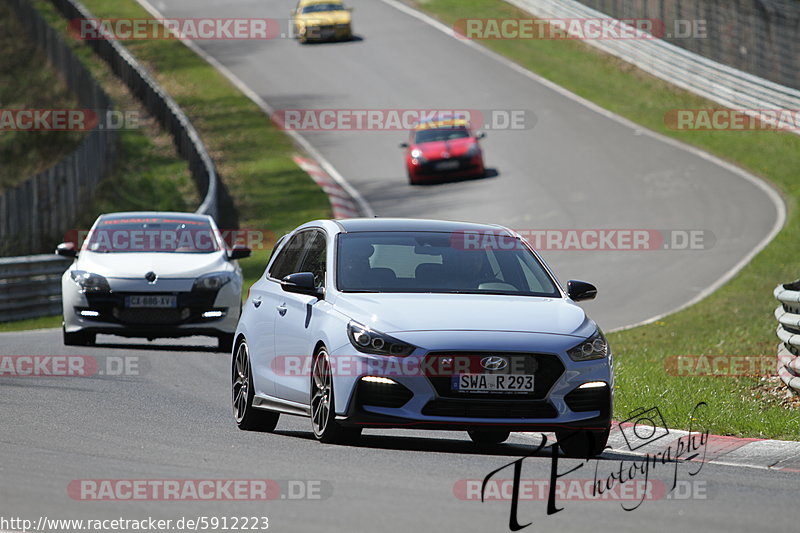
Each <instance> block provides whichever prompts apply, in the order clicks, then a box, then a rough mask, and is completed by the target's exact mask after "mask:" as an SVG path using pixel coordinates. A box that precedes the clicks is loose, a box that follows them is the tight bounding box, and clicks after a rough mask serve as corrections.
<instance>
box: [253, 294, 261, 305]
mask: <svg viewBox="0 0 800 533" xmlns="http://www.w3.org/2000/svg"><path fill="white" fill-rule="evenodd" d="M253 305H254V306H256V307H258V306H260V305H261V296H259V297H258V298H253Z"/></svg>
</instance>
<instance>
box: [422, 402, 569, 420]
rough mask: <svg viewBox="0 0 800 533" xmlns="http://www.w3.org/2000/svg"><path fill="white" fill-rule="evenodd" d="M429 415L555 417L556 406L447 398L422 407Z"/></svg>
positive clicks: (539, 403)
mask: <svg viewBox="0 0 800 533" xmlns="http://www.w3.org/2000/svg"><path fill="white" fill-rule="evenodd" d="M422 414H423V415H428V416H449V417H456V418H555V417H556V416H558V413H557V411H556V410H555V408H554V407H553V406H552V405H550V403H549V402H545V401H510V400H507V401H500V400H446V399H438V400H432V401H430V402H428V403H427V404H426V405H425V407H423V408H422Z"/></svg>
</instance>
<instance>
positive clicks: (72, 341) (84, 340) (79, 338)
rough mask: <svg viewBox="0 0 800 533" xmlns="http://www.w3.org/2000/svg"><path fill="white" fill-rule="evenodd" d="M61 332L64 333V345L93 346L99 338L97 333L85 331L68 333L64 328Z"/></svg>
mask: <svg viewBox="0 0 800 533" xmlns="http://www.w3.org/2000/svg"><path fill="white" fill-rule="evenodd" d="M61 332H62V333H63V335H64V346H92V345H93V344H94V342H95V340H96V338H97V335H96V334H94V333H86V332H85V331H76V332H75V333H67V330H66V329H64V328H62V329H61Z"/></svg>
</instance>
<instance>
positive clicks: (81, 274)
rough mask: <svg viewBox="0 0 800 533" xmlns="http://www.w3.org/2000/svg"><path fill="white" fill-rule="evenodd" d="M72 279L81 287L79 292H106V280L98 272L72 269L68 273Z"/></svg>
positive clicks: (107, 289)
mask: <svg viewBox="0 0 800 533" xmlns="http://www.w3.org/2000/svg"><path fill="white" fill-rule="evenodd" d="M69 275H70V277H71V278H72V281H74V282H75V283H76V284H77V285H78V287H80V288H81V292H108V291H110V290H111V287H109V286H108V280H107V279H106V278H104V277H103V276H101V275H100V274H93V273H92V272H86V271H85V270H73V271H72V272H70V273H69Z"/></svg>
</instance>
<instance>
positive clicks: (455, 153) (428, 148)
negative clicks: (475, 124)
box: [415, 137, 475, 159]
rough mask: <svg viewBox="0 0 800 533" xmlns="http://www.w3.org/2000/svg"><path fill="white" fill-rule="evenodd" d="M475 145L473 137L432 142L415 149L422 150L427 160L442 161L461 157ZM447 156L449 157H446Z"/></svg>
mask: <svg viewBox="0 0 800 533" xmlns="http://www.w3.org/2000/svg"><path fill="white" fill-rule="evenodd" d="M474 144H475V140H474V139H473V138H471V137H464V138H462V139H453V140H450V141H432V142H427V143H422V144H418V145H416V146H415V148H419V149H420V150H422V155H423V156H425V157H426V158H427V159H442V158H446V157H461V156H463V155H464V154H466V153H467V150H469V148H470V147H471V146H472V145H474ZM445 154H447V155H445Z"/></svg>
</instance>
